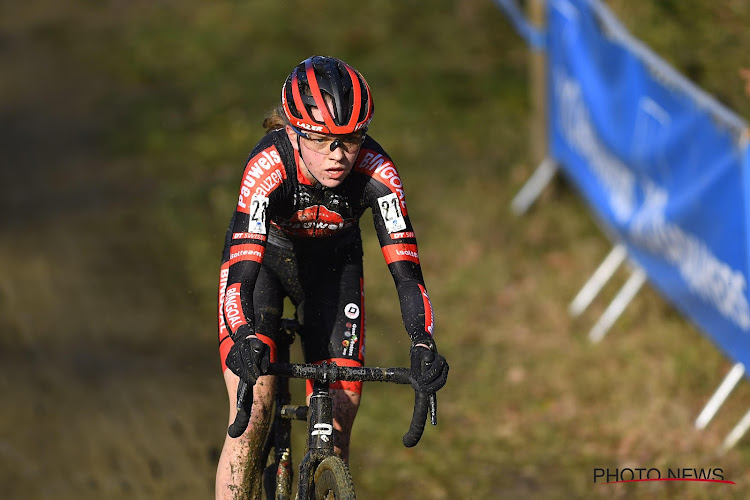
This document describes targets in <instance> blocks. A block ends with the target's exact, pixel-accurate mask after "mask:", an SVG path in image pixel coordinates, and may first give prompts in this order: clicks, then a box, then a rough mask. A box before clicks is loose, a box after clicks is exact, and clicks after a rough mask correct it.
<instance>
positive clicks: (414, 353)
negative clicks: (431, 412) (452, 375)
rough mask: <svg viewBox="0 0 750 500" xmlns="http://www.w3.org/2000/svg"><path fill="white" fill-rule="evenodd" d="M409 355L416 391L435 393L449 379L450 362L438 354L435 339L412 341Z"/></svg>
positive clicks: (413, 384)
mask: <svg viewBox="0 0 750 500" xmlns="http://www.w3.org/2000/svg"><path fill="white" fill-rule="evenodd" d="M424 345H427V346H429V347H424ZM409 357H410V358H411V385H412V387H413V388H414V390H415V391H418V392H426V393H434V392H437V391H438V390H439V389H440V388H441V387H443V386H444V385H445V382H446V380H448V362H447V361H446V360H445V358H444V357H443V356H442V355H440V354H438V352H437V348H436V347H435V341H433V340H432V339H428V340H425V341H421V340H420V341H417V342H414V343H412V347H411V350H410V351H409Z"/></svg>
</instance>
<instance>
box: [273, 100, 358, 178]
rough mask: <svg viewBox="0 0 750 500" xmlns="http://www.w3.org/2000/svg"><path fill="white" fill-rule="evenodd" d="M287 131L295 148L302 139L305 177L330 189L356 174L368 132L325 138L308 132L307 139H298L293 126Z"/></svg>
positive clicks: (323, 135)
mask: <svg viewBox="0 0 750 500" xmlns="http://www.w3.org/2000/svg"><path fill="white" fill-rule="evenodd" d="M316 114H319V113H317V110H316V109H313V116H314V117H315V115H316ZM315 118H316V119H320V117H315ZM286 131H287V134H288V135H289V140H290V141H291V143H292V145H293V146H294V148H295V149H297V144H298V142H297V139H298V138H299V146H300V148H301V150H300V157H301V158H302V173H303V174H304V176H305V177H306V178H307V179H308V180H309V181H311V182H316V181H317V182H320V183H321V184H322V185H323V186H325V187H329V188H332V187H336V186H338V185H339V184H341V183H342V182H343V181H344V179H346V177H347V176H348V175H349V172H351V171H352V167H354V162H355V161H356V159H357V155H358V154H359V148H360V146H361V145H362V141H363V140H364V133H357V134H350V135H325V134H315V133H313V132H305V135H307V137H304V136H298V135H297V133H296V132H295V131H294V129H292V128H291V127H287V128H286ZM331 148H333V150H331Z"/></svg>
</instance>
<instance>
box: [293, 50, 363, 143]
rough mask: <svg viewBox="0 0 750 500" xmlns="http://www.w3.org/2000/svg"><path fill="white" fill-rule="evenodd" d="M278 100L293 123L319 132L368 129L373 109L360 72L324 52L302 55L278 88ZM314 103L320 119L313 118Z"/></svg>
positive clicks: (299, 127)
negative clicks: (325, 55)
mask: <svg viewBox="0 0 750 500" xmlns="http://www.w3.org/2000/svg"><path fill="white" fill-rule="evenodd" d="M326 95H327V96H328V97H329V98H330V99H331V102H330V104H331V108H333V114H331V111H330V109H329V106H328V105H327V104H326V98H325V97H324V96H326ZM281 103H282V105H283V107H284V113H285V114H286V117H287V119H288V120H289V123H290V124H291V125H292V126H294V127H296V128H298V129H301V130H303V131H308V132H317V133H320V134H351V133H352V132H356V131H358V130H362V131H364V130H367V126H368V125H369V124H370V120H372V114H373V112H374V110H375V106H374V105H373V102H372V95H371V94H370V87H369V86H368V85H367V82H366V81H365V79H364V78H363V77H362V75H361V74H359V72H358V71H357V70H356V69H354V68H352V67H351V66H349V65H348V64H346V63H345V62H344V61H341V60H339V59H336V58H333V57H323V56H313V57H310V58H308V59H305V60H304V61H302V62H301V63H299V64H298V65H297V66H296V67H295V68H294V69H293V70H292V72H291V73H290V74H289V77H288V78H287V79H286V82H284V87H283V88H282V89H281ZM313 107H316V108H318V110H320V112H321V114H322V116H323V121H317V120H315V119H314V118H313V115H312V112H311V108H313Z"/></svg>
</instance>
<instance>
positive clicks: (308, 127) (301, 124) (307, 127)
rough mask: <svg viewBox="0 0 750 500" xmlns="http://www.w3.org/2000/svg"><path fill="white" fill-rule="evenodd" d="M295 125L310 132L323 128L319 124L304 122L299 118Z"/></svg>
mask: <svg viewBox="0 0 750 500" xmlns="http://www.w3.org/2000/svg"><path fill="white" fill-rule="evenodd" d="M297 126H298V127H301V128H303V129H305V130H310V131H312V132H320V131H322V130H323V127H322V126H320V125H310V124H309V123H304V122H301V121H299V120H297Z"/></svg>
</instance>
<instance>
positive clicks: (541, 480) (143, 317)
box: [0, 0, 750, 499]
mask: <svg viewBox="0 0 750 500" xmlns="http://www.w3.org/2000/svg"><path fill="white" fill-rule="evenodd" d="M606 3H607V5H609V6H610V7H612V8H613V10H614V11H615V13H616V14H617V16H618V17H619V18H620V19H621V20H622V22H623V23H624V24H625V25H626V26H627V27H628V29H630V30H631V32H632V33H633V34H634V35H635V36H636V37H638V38H640V39H641V40H643V41H644V42H645V43H646V44H647V45H649V46H650V47H651V48H652V49H654V50H655V51H656V52H657V53H659V54H660V55H661V56H662V57H664V58H665V59H666V60H667V61H669V62H670V63H672V64H673V65H674V66H675V67H676V68H677V69H678V70H679V71H681V72H683V73H684V74H685V75H686V76H688V77H689V78H690V79H691V80H693V81H694V82H695V83H697V84H698V85H699V86H700V87H702V88H703V89H705V90H707V91H708V92H709V93H711V94H712V95H714V96H715V97H717V98H718V99H719V100H720V101H721V102H723V103H724V104H726V105H727V106H728V107H729V108H730V109H733V110H734V111H736V112H737V113H739V114H740V115H741V116H743V117H745V118H746V119H747V118H748V117H750V97H748V96H747V95H746V94H745V93H744V88H743V85H744V83H743V81H742V79H741V78H740V76H739V73H738V72H739V69H740V67H742V66H743V65H744V66H748V65H750V61H748V59H747V48H748V47H750V33H749V32H748V30H747V26H748V25H749V23H750V6H749V5H748V4H747V3H746V2H743V1H741V0H728V1H726V2H709V1H708V0H680V1H667V0H660V1H657V0H643V1H640V2H626V1H624V0H610V1H608V2H606ZM313 54H325V55H332V56H336V57H339V58H341V59H343V60H345V61H347V62H349V63H350V64H352V65H353V66H354V67H356V68H357V69H359V70H360V71H361V72H362V73H363V74H364V76H365V77H366V78H367V80H368V82H369V84H370V86H371V88H372V90H373V93H374V98H375V103H376V114H375V119H374V121H373V123H372V126H371V129H370V132H371V135H372V136H373V137H375V138H376V140H378V141H379V142H380V143H381V144H382V145H383V146H384V147H385V148H386V150H387V151H388V152H389V153H390V154H391V156H392V158H393V159H394V162H395V164H396V165H397V166H398V168H399V170H400V173H401V175H402V179H403V181H404V183H405V186H406V192H407V199H408V203H409V210H410V214H411V217H412V220H413V223H414V225H415V229H416V231H417V236H418V239H419V243H420V250H421V252H420V253H421V260H422V264H423V268H424V273H425V277H426V280H427V286H428V289H429V290H430V296H431V298H432V301H433V305H434V307H435V312H436V317H437V329H436V339H437V341H438V343H439V345H440V348H441V351H442V352H443V353H444V354H445V355H446V357H447V358H448V360H449V362H450V364H451V377H450V380H449V383H448V385H447V386H446V388H445V389H444V390H443V391H441V392H440V415H439V418H440V423H439V425H438V426H437V427H435V428H428V429H427V431H426V433H425V436H424V438H423V440H422V442H421V443H420V444H419V445H418V446H417V447H416V448H415V449H408V450H407V449H405V448H404V447H403V446H402V445H401V435H402V434H403V432H404V431H405V430H406V427H407V425H408V421H409V418H410V414H411V408H410V405H411V400H412V394H410V391H409V390H407V389H405V388H401V387H397V386H376V385H373V384H371V385H368V386H367V387H366V389H365V393H364V399H363V403H362V407H361V409H360V413H359V416H358V419H357V422H356V424H355V430H354V433H355V435H354V437H353V443H352V460H351V468H352V475H353V478H354V482H355V485H356V488H357V492H358V495H359V497H360V498H362V499H381V498H389V499H413V498H420V499H421V498H429V499H446V498H451V499H452V498H461V499H466V498H474V499H484V498H598V497H615V498H630V497H633V498H636V497H643V496H650V497H658V498H719V497H721V498H746V497H747V495H748V492H750V472H748V467H747V461H748V459H749V458H750V445H748V443H747V442H746V441H742V442H740V443H739V444H738V445H737V446H736V447H735V448H733V449H732V450H730V451H729V452H728V453H726V454H719V453H718V452H717V449H718V448H719V445H720V443H721V441H722V439H723V438H724V437H725V435H726V434H727V432H728V431H729V430H730V429H731V428H732V427H733V426H734V425H735V423H736V422H737V420H738V419H739V418H740V417H741V416H742V415H743V414H744V413H745V412H746V411H747V409H748V407H750V386H748V384H747V383H746V381H745V382H743V383H741V384H740V385H739V386H738V388H737V389H736V391H735V392H734V393H733V395H732V397H731V398H730V399H729V401H728V402H727V403H726V404H725V406H724V407H723V408H722V409H721V412H720V413H719V415H718V416H717V417H716V419H715V421H714V422H712V423H711V425H710V426H709V427H708V428H707V429H706V430H704V431H700V432H699V431H696V430H695V429H694V427H693V422H694V419H695V417H696V415H697V413H698V412H699V411H700V409H701V408H702V407H703V405H704V404H705V402H706V400H707V399H708V397H709V396H710V395H711V393H712V392H713V390H714V389H715V388H716V386H717V385H718V384H719V382H720V381H721V379H722V377H723V376H724V375H725V373H726V371H727V370H728V368H729V367H730V364H729V362H728V361H727V360H726V359H725V358H723V357H722V356H721V354H720V353H719V352H718V351H717V350H716V349H715V348H714V346H713V345H712V344H711V343H710V342H709V341H708V340H707V338H706V337H704V336H703V335H701V334H700V333H699V332H698V331H697V330H696V329H695V328H694V327H693V326H692V325H691V324H689V323H688V322H687V321H686V320H684V319H683V318H682V317H681V316H680V315H679V314H678V313H677V312H675V311H674V309H672V308H671V307H670V306H669V304H667V303H666V302H665V301H664V300H662V299H661V298H660V297H659V296H658V295H657V294H656V293H655V292H654V291H653V290H651V289H650V288H648V287H647V288H646V289H644V290H643V291H642V292H641V293H640V294H639V295H638V296H637V297H636V299H635V301H634V302H633V303H632V304H631V305H630V307H629V308H628V310H627V311H626V313H625V314H624V315H623V316H622V317H621V318H620V320H619V321H618V322H617V324H616V325H615V327H614V329H613V331H612V332H611V333H610V334H609V336H608V337H607V339H606V340H605V341H604V342H602V343H601V344H598V345H593V344H591V343H590V342H589V341H588V339H587V338H586V335H585V333H586V331H587V330H588V328H589V327H590V325H591V323H592V321H594V320H595V318H597V317H598V315H599V314H601V312H602V310H603V309H604V307H606V304H605V303H601V304H598V303H594V304H593V305H592V306H591V307H590V308H589V310H588V311H587V312H586V313H585V314H584V315H583V317H581V318H576V319H575V320H573V319H571V318H570V317H569V315H568V313H567V309H566V308H567V304H568V302H569V300H570V299H571V298H572V297H573V296H574V295H575V293H576V292H577V291H578V289H579V288H580V286H581V285H582V284H583V283H584V282H585V280H586V279H587V277H588V276H589V275H590V273H591V272H592V271H593V269H594V268H595V267H596V265H597V264H598V263H599V262H600V261H601V259H602V258H603V257H604V256H605V255H606V254H607V252H608V251H609V248H610V245H609V243H608V241H607V240H606V239H605V238H604V236H603V235H602V234H601V232H600V231H599V229H598V227H597V226H596V224H595V223H594V221H593V220H592V218H591V216H590V215H589V212H588V211H587V210H586V208H585V207H584V206H583V203H582V202H581V201H580V199H579V198H578V197H577V195H575V194H574V193H573V192H572V190H571V189H570V188H569V187H568V186H567V185H566V184H565V182H564V181H562V180H557V181H556V182H555V183H554V184H553V185H552V186H550V187H549V188H548V189H547V190H545V192H544V194H543V196H542V198H541V199H540V200H539V201H538V203H537V205H535V207H534V209H533V210H532V211H531V212H530V213H528V214H526V215H524V216H523V217H516V216H514V215H512V213H511V211H510V200H511V198H512V197H513V195H514V194H515V193H516V192H517V190H518V189H519V188H520V186H521V185H522V184H523V183H524V181H525V180H526V179H527V178H528V176H529V175H530V174H531V172H532V171H533V170H534V168H535V166H536V165H535V163H534V161H532V158H533V157H534V155H535V152H534V151H533V150H531V149H530V148H529V129H530V120H531V107H532V106H531V102H530V97H529V51H528V48H527V46H526V45H525V44H524V42H523V40H522V39H520V38H519V37H518V35H517V34H516V32H515V31H514V30H513V28H512V27H511V26H510V24H509V23H508V22H507V20H506V18H505V17H504V16H503V14H502V13H501V12H500V11H499V10H498V8H497V7H496V6H495V5H494V4H493V2H491V1H489V0H462V1H447V0H434V1H431V2H429V3H428V2H420V1H416V0H404V1H400V2H390V1H385V0H372V1H370V2H366V3H357V4H354V3H352V2H346V1H343V0H328V1H324V2H303V1H298V0H289V1H285V2H265V1H259V0H250V1H215V2H200V1H197V0H180V1H174V0H160V1H146V0H129V1H124V0H107V1H85V0H78V1H74V0H54V1H53V0H27V1H25V2H13V1H11V0H0V74H2V78H1V79H0V152H1V153H2V157H1V158H0V229H1V230H2V239H0V360H1V361H0V367H1V368H0V408H2V411H0V490H1V491H2V492H3V493H2V496H3V497H4V498H12V499H16V498H17V499H21V498H23V499H46V498H55V499H69V498H70V499H72V498H77V499H84V498H85V499H88V498H109V499H120V498H123V499H124V498H149V499H150V498H154V499H160V498H177V497H179V498H186V499H193V498H195V499H203V498H212V497H213V483H214V473H215V467H216V462H217V460H218V455H219V452H220V448H221V445H222V443H223V439H224V433H225V431H226V418H227V411H228V408H227V397H226V391H225V388H224V384H223V379H222V377H221V373H220V365H219V359H218V351H217V341H216V325H215V323H216V298H217V290H218V288H217V287H218V285H217V275H218V264H219V258H220V253H221V249H222V245H223V237H224V232H225V230H226V227H227V223H228V220H229V217H230V216H231V212H232V210H233V208H234V206H235V203H236V196H237V190H238V186H239V179H240V176H241V175H242V170H243V167H244V161H245V159H246V157H247V155H248V153H249V152H250V150H251V149H252V147H253V146H254V145H255V143H256V142H257V140H258V139H259V138H260V137H261V135H262V133H263V129H262V127H261V122H262V120H263V117H264V116H265V114H266V113H267V112H268V111H269V110H270V109H271V108H273V107H274V106H275V105H276V104H277V102H278V100H279V93H280V88H281V85H282V83H283V81H284V79H285V78H286V76H287V74H288V73H289V71H290V70H291V68H292V67H293V66H294V65H295V64H296V63H298V62H299V61H301V60H303V59H304V58H306V57H308V56H310V55H313ZM369 217H370V216H369V215H366V216H365V217H364V218H363V223H362V227H363V230H364V233H365V245H366V256H365V259H366V270H365V275H366V277H365V283H366V295H367V320H368V334H367V346H368V350H367V353H368V356H367V359H368V364H372V365H391V366H392V365H405V364H406V363H407V353H408V339H407V336H406V334H405V332H404V329H403V326H402V325H401V320H400V314H399V309H398V301H397V297H396V293H395V289H394V287H393V283H392V280H391V277H390V275H389V273H388V271H387V268H386V266H385V263H384V262H383V259H382V255H381V254H380V250H379V248H378V245H377V242H376V239H375V237H374V234H373V232H372V223H371V222H370V221H369ZM612 286H617V284H616V283H614V284H613V285H612ZM299 430H300V429H298V431H299ZM295 439H296V442H297V443H298V446H297V458H298V459H299V458H301V453H300V452H301V450H302V444H301V443H302V441H301V440H300V439H299V436H296V437H295ZM624 467H630V468H638V467H645V468H651V467H654V468H661V469H662V470H665V469H666V468H668V467H672V468H678V467H679V468H682V467H696V468H716V467H719V468H722V469H723V472H724V477H725V479H727V480H731V481H734V482H735V483H736V485H734V486H732V485H724V484H689V483H671V484H670V483H651V484H619V485H609V486H603V485H601V484H594V481H593V471H594V468H611V469H614V468H624Z"/></svg>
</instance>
